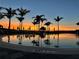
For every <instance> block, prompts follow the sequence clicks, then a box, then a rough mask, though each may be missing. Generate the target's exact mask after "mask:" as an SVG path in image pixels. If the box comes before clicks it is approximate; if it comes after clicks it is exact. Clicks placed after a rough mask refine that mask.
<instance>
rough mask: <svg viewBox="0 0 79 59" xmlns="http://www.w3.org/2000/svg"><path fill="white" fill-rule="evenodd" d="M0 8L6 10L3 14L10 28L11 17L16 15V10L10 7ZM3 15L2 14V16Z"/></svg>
mask: <svg viewBox="0 0 79 59" xmlns="http://www.w3.org/2000/svg"><path fill="white" fill-rule="evenodd" d="M0 9H5V10H6V11H7V12H4V13H3V14H4V16H6V17H7V18H8V19H9V27H8V29H10V27H11V18H12V17H13V16H14V15H16V10H14V9H12V8H4V7H0ZM2 17H3V16H2Z"/></svg>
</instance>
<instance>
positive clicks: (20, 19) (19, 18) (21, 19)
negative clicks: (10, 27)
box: [17, 17, 24, 30]
mask: <svg viewBox="0 0 79 59" xmlns="http://www.w3.org/2000/svg"><path fill="white" fill-rule="evenodd" d="M17 19H18V20H19V21H20V24H19V26H20V30H22V21H23V20H24V18H22V17H17Z"/></svg>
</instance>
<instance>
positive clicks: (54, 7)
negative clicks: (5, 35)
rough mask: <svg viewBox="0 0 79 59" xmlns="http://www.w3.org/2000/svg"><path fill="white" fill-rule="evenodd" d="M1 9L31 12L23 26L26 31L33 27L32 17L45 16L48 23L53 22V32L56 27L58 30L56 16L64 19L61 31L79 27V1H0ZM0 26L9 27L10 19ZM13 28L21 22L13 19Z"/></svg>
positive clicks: (1, 22) (4, 19) (3, 20)
mask: <svg viewBox="0 0 79 59" xmlns="http://www.w3.org/2000/svg"><path fill="white" fill-rule="evenodd" d="M0 6H1V7H12V8H14V9H17V8H21V7H23V8H26V9H28V10H31V12H30V13H28V14H27V15H26V16H25V20H24V21H23V23H24V24H23V25H24V27H25V28H26V29H28V27H29V26H31V27H32V26H33V25H32V23H31V22H32V17H34V16H36V15H41V14H44V15H45V16H46V18H47V19H48V21H51V22H52V23H53V25H51V30H53V28H54V27H55V28H56V29H57V25H56V24H57V23H56V22H55V21H54V20H53V19H54V18H55V17H56V16H61V17H63V18H64V19H62V20H61V21H60V30H74V29H78V28H79V27H78V26H77V25H76V24H75V23H76V22H78V21H79V0H0ZM0 24H2V25H4V27H8V19H7V18H3V19H2V20H0ZM11 24H12V28H13V27H14V28H16V27H17V26H18V25H19V21H18V20H17V19H16V18H15V17H13V18H12V23H11Z"/></svg>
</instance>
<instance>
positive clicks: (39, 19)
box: [33, 15, 46, 29]
mask: <svg viewBox="0 0 79 59" xmlns="http://www.w3.org/2000/svg"><path fill="white" fill-rule="evenodd" d="M43 16H44V15H36V17H33V18H34V22H36V23H37V24H38V27H39V28H38V29H40V27H41V25H40V23H43V22H44V21H45V20H46V19H45V18H43Z"/></svg>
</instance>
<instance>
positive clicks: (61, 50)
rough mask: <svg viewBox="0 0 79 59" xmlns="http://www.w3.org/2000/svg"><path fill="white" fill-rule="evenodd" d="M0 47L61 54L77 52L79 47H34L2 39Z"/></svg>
mask: <svg viewBox="0 0 79 59" xmlns="http://www.w3.org/2000/svg"><path fill="white" fill-rule="evenodd" d="M0 47H2V48H8V49H12V50H18V51H23V52H30V53H44V54H63V55H75V54H79V48H45V47H34V46H22V45H16V44H11V43H6V42H2V41H0Z"/></svg>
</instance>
